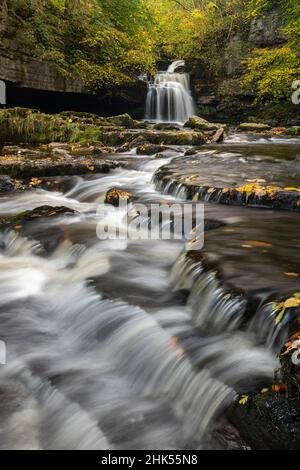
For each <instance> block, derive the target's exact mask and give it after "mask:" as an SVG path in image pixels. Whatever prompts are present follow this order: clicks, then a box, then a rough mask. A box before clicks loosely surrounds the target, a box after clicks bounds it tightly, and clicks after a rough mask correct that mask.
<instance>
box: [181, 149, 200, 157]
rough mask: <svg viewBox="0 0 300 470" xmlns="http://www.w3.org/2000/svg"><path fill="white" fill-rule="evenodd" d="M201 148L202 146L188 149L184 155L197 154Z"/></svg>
mask: <svg viewBox="0 0 300 470" xmlns="http://www.w3.org/2000/svg"><path fill="white" fill-rule="evenodd" d="M199 150H201V147H192V148H191V149H188V150H187V151H186V152H185V154H184V156H185V157H191V156H192V155H196V154H197V153H198V152H199Z"/></svg>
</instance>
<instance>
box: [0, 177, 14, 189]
mask: <svg viewBox="0 0 300 470" xmlns="http://www.w3.org/2000/svg"><path fill="white" fill-rule="evenodd" d="M14 189H15V185H14V183H13V181H12V180H11V178H10V177H9V176H7V175H0V192H10V191H14Z"/></svg>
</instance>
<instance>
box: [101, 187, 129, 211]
mask: <svg viewBox="0 0 300 470" xmlns="http://www.w3.org/2000/svg"><path fill="white" fill-rule="evenodd" d="M121 201H122V202H126V203H128V204H129V203H130V202H132V195H131V194H130V193H129V192H128V191H123V190H122V189H119V188H111V189H110V190H109V191H107V193H106V196H105V201H104V202H105V203H106V204H111V205H113V206H115V207H118V206H119V205H120V202H121Z"/></svg>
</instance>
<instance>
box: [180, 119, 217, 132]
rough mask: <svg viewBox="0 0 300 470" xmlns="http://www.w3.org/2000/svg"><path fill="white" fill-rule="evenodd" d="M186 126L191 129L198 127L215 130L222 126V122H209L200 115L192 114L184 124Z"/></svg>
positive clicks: (199, 128)
mask: <svg viewBox="0 0 300 470" xmlns="http://www.w3.org/2000/svg"><path fill="white" fill-rule="evenodd" d="M184 127H189V128H191V129H198V130H201V131H214V130H217V129H220V127H222V125H221V124H216V123H213V122H208V121H206V119H203V118H201V117H199V116H192V117H190V118H189V120H188V121H187V122H186V123H185V124H184Z"/></svg>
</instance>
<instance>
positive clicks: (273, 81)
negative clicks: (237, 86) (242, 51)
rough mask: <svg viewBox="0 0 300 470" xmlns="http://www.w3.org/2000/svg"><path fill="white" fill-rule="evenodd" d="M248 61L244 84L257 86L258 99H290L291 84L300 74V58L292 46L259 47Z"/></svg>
mask: <svg viewBox="0 0 300 470" xmlns="http://www.w3.org/2000/svg"><path fill="white" fill-rule="evenodd" d="M246 63H247V68H248V70H247V73H246V75H245V78H244V84H246V85H253V86H254V87H255V91H256V101H280V100H283V99H284V100H289V99H290V97H291V85H292V83H293V81H294V80H296V79H297V78H298V77H299V76H300V59H299V57H298V56H297V54H296V53H295V52H294V51H293V50H292V49H291V48H290V47H288V46H285V47H280V48H278V49H257V50H255V51H254V55H253V56H252V57H251V58H249V59H248V60H247V61H246Z"/></svg>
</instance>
